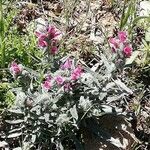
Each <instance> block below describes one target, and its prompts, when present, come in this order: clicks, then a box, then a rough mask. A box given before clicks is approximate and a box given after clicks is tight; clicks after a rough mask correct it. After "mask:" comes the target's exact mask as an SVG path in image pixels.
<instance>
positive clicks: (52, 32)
mask: <svg viewBox="0 0 150 150" xmlns="http://www.w3.org/2000/svg"><path fill="white" fill-rule="evenodd" d="M47 30H48V38H49V39H50V40H52V39H57V37H58V35H60V34H61V33H60V32H59V31H58V29H56V28H55V27H54V26H49V27H48V29H47Z"/></svg>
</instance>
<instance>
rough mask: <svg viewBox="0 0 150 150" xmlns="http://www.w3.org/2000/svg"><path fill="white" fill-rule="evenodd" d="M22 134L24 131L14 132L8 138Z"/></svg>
mask: <svg viewBox="0 0 150 150" xmlns="http://www.w3.org/2000/svg"><path fill="white" fill-rule="evenodd" d="M21 135H22V132H18V133H12V134H9V135H8V136H7V138H16V137H19V136H21Z"/></svg>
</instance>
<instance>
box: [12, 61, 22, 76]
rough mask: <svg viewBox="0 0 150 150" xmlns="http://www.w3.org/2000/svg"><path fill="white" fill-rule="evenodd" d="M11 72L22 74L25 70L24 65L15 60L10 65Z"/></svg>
mask: <svg viewBox="0 0 150 150" xmlns="http://www.w3.org/2000/svg"><path fill="white" fill-rule="evenodd" d="M9 70H10V73H11V74H12V75H13V76H14V77H15V76H17V75H19V74H21V72H22V70H23V66H22V65H21V64H17V63H16V62H15V61H13V62H12V63H11V65H10V69H9Z"/></svg>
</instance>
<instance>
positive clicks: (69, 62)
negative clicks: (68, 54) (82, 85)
mask: <svg viewBox="0 0 150 150" xmlns="http://www.w3.org/2000/svg"><path fill="white" fill-rule="evenodd" d="M71 67H72V59H70V58H68V59H67V60H66V61H65V63H64V64H62V65H61V69H62V70H64V69H71Z"/></svg>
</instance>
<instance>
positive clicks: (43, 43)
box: [38, 34, 48, 47]
mask: <svg viewBox="0 0 150 150" xmlns="http://www.w3.org/2000/svg"><path fill="white" fill-rule="evenodd" d="M46 39H47V36H46V35H45V34H41V35H40V36H39V37H38V45H39V46H40V47H46V46H47V45H48V44H47V42H46Z"/></svg>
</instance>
